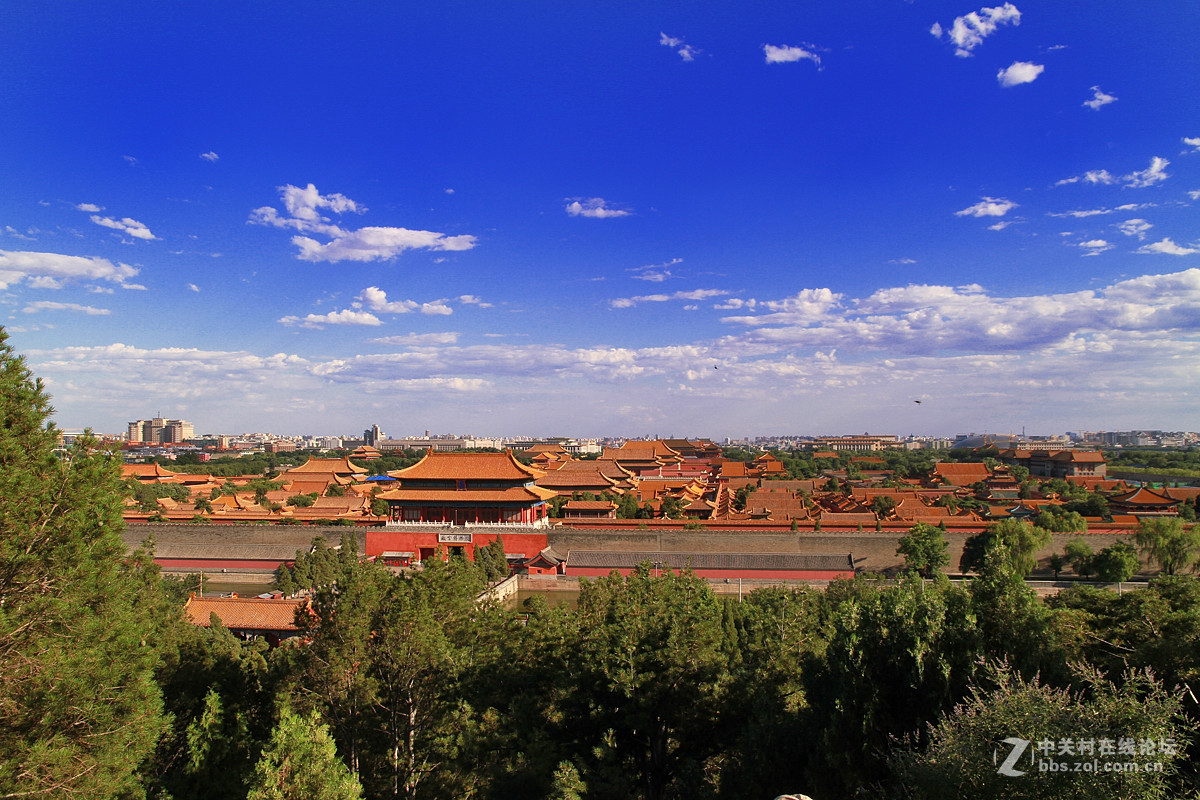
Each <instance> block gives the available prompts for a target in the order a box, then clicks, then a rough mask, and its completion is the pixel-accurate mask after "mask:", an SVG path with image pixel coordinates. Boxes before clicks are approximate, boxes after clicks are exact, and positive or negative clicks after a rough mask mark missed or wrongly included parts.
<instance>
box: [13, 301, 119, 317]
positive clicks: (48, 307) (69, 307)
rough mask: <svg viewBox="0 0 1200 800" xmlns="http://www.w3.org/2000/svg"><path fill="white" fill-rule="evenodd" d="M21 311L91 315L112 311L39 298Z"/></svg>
mask: <svg viewBox="0 0 1200 800" xmlns="http://www.w3.org/2000/svg"><path fill="white" fill-rule="evenodd" d="M21 311H23V312H24V313H26V314H36V313H38V312H39V311H77V312H79V313H81V314H87V315H88V316H89V317H102V316H108V315H109V314H111V313H112V312H111V311H109V310H108V309H107V308H96V307H95V306H83V305H80V304H79V303H58V302H55V301H53V300H38V301H37V302H34V303H29V304H28V305H26V306H25V307H24V308H22V309H21Z"/></svg>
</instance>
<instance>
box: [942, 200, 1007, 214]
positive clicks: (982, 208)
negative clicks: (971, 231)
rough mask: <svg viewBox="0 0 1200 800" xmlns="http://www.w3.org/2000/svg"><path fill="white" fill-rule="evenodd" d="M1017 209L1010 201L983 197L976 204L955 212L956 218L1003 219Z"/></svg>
mask: <svg viewBox="0 0 1200 800" xmlns="http://www.w3.org/2000/svg"><path fill="white" fill-rule="evenodd" d="M1016 207H1017V204H1016V203H1014V202H1013V201H1011V200H1005V199H1003V198H1000V197H984V198H983V199H981V200H980V201H979V202H978V203H976V204H975V205H973V206H970V207H969V208H964V209H963V210H962V211H955V212H954V216H956V217H1003V216H1004V215H1005V214H1007V213H1008V212H1009V211H1012V210H1013V209H1014V208H1016Z"/></svg>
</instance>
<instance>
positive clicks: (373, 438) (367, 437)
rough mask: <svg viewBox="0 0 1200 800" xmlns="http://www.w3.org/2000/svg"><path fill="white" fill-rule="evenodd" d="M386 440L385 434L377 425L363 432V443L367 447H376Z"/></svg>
mask: <svg viewBox="0 0 1200 800" xmlns="http://www.w3.org/2000/svg"><path fill="white" fill-rule="evenodd" d="M386 438H387V434H385V433H384V432H383V431H382V430H381V429H380V427H379V426H378V425H372V426H371V427H370V428H367V429H366V430H365V431H363V442H364V443H365V444H366V445H367V447H378V446H379V443H380V442H382V441H383V440H384V439H386Z"/></svg>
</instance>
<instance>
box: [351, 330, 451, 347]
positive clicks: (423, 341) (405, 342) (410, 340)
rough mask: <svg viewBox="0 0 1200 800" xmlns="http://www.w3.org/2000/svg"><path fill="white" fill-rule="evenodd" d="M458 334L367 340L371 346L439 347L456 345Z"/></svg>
mask: <svg viewBox="0 0 1200 800" xmlns="http://www.w3.org/2000/svg"><path fill="white" fill-rule="evenodd" d="M458 336H459V334H458V332H456V331H446V332H444V333H409V334H406V335H404V336H382V337H380V338H378V339H368V340H367V341H368V342H370V343H371V344H386V345H393V346H396V347H439V346H441V345H447V344H457V342H458Z"/></svg>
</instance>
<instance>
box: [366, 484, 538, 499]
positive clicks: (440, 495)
mask: <svg viewBox="0 0 1200 800" xmlns="http://www.w3.org/2000/svg"><path fill="white" fill-rule="evenodd" d="M379 497H380V499H383V500H407V501H410V502H411V501H417V502H427V503H470V502H481V501H482V502H492V503H499V502H522V503H528V502H530V501H531V500H549V499H550V498H552V497H558V493H557V492H554V491H551V490H550V489H543V488H542V487H540V486H514V487H511V488H509V489H466V490H463V491H456V490H454V489H422V488H420V487H414V488H412V489H406V488H404V487H400V488H399V489H392V490H391V491H387V492H381V493H380V494H379Z"/></svg>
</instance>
